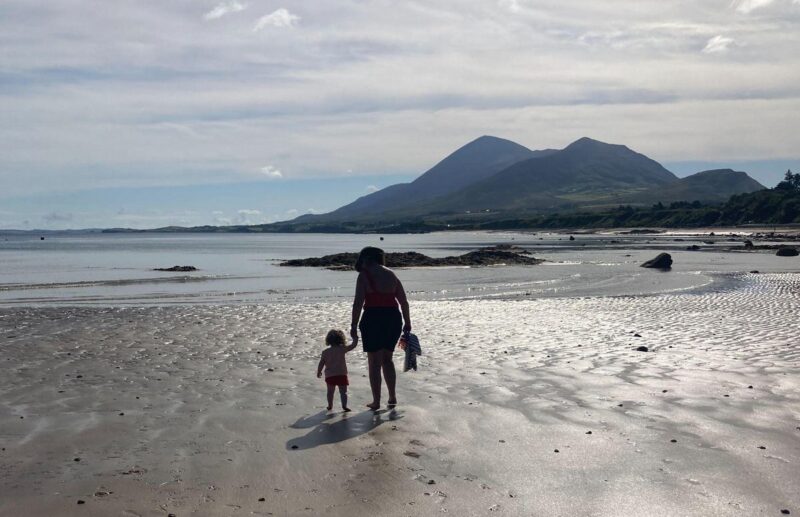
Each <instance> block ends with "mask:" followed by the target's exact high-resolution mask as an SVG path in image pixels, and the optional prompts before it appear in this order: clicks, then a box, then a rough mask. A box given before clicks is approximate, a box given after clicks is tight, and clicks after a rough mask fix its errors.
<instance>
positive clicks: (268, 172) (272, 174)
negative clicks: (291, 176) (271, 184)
mask: <svg viewBox="0 0 800 517" xmlns="http://www.w3.org/2000/svg"><path fill="white" fill-rule="evenodd" d="M261 174H263V175H264V176H266V177H268V178H274V179H280V178H283V173H282V172H281V171H280V170H278V169H277V168H276V167H274V166H273V165H265V166H264V167H261Z"/></svg>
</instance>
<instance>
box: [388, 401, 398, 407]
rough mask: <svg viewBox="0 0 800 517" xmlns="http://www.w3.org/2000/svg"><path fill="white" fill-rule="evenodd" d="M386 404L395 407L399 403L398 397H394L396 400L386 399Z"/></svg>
mask: <svg viewBox="0 0 800 517" xmlns="http://www.w3.org/2000/svg"><path fill="white" fill-rule="evenodd" d="M386 405H387V406H389V407H394V406H396V405H397V399H394V400H387V401H386Z"/></svg>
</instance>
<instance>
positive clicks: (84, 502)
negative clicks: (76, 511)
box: [78, 499, 86, 504]
mask: <svg viewBox="0 0 800 517" xmlns="http://www.w3.org/2000/svg"><path fill="white" fill-rule="evenodd" d="M78 504H86V501H84V500H83V499H78Z"/></svg>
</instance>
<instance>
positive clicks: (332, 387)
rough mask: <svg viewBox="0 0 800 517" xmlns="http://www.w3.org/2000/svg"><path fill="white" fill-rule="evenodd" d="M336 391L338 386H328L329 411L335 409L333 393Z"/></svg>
mask: <svg viewBox="0 0 800 517" xmlns="http://www.w3.org/2000/svg"><path fill="white" fill-rule="evenodd" d="M334 391H336V386H334V385H333V384H328V411H330V410H331V409H333V392H334Z"/></svg>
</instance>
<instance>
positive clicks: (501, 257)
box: [280, 244, 543, 271]
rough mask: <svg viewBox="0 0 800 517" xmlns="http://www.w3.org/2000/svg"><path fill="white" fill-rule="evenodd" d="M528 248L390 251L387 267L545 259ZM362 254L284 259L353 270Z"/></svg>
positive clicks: (298, 264) (291, 264)
mask: <svg viewBox="0 0 800 517" xmlns="http://www.w3.org/2000/svg"><path fill="white" fill-rule="evenodd" d="M529 253H530V252H528V251H527V250H523V249H521V248H518V247H516V246H511V245H509V244H503V245H499V246H491V247H488V248H481V249H479V250H477V251H471V252H469V253H465V254H464V255H458V256H451V257H443V258H433V257H429V256H427V255H423V254H422V253H417V252H415V251H406V252H399V253H387V254H386V266H387V267H432V266H494V265H498V264H507V265H511V264H514V265H524V266H533V265H536V264H541V263H542V262H543V261H542V260H541V259H537V258H534V257H532V256H530V254H529ZM357 258H358V254H357V253H336V254H334V255H325V256H323V257H313V258H306V259H293V260H287V261H285V262H281V264H280V265H281V266H289V267H324V268H326V269H332V270H342V271H352V270H353V266H354V264H355V263H356V259H357Z"/></svg>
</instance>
